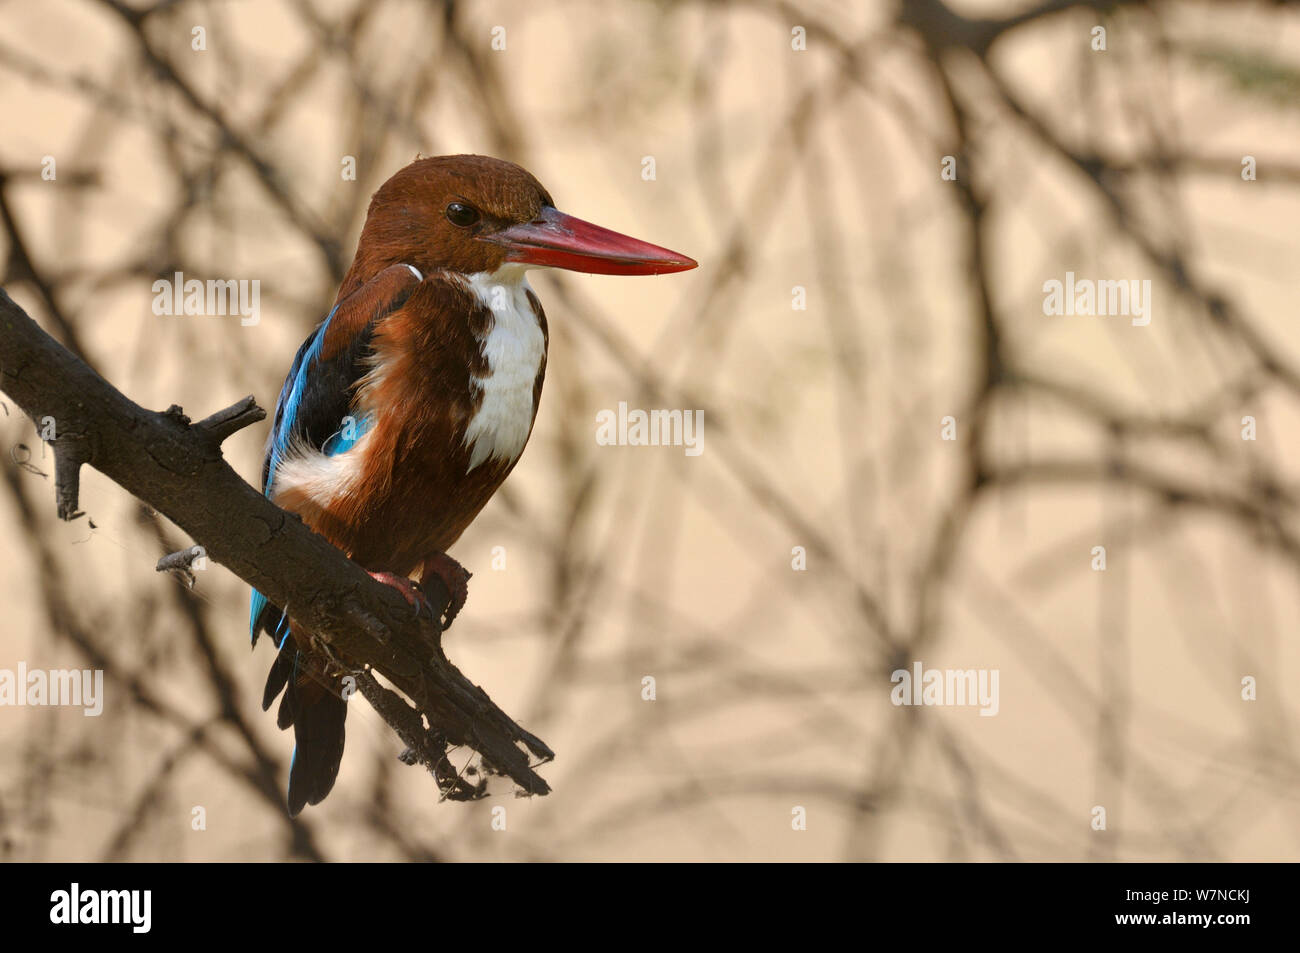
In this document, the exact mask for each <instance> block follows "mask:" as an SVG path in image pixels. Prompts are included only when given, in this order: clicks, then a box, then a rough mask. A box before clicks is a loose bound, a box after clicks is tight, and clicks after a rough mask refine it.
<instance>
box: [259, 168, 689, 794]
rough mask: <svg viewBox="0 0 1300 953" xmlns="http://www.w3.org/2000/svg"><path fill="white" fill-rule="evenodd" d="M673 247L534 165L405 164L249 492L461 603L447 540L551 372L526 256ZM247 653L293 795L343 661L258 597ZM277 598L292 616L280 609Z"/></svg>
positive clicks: (330, 768) (497, 475) (375, 204)
mask: <svg viewBox="0 0 1300 953" xmlns="http://www.w3.org/2000/svg"><path fill="white" fill-rule="evenodd" d="M694 267H696V262H695V261H693V260H692V259H690V258H687V257H686V256H685V255H681V254H678V253H677V252H675V251H670V250H669V249H667V248H661V247H659V246H658V245H651V244H649V243H648V242H643V241H640V240H639V239H635V238H631V237H629V236H627V235H622V234H620V233H618V232H614V231H610V230H609V229H606V228H602V227H600V226H599V225H593V224H592V223H590V222H586V221H583V220H582V219H579V218H574V217H573V216H571V215H566V214H565V213H563V212H561V211H559V210H557V209H556V207H555V203H554V202H553V201H552V200H551V195H550V193H549V192H547V191H546V189H545V188H543V187H542V184H541V183H540V182H538V181H537V179H536V178H534V177H533V176H532V175H531V174H530V173H529V172H527V171H526V170H524V169H522V168H520V167H519V166H517V165H515V164H514V163H512V162H506V161H504V160H501V159H494V158H491V157H488V156H478V155H456V156H435V157H422V158H417V159H416V160H415V161H414V162H412V163H411V164H410V165H408V166H406V167H405V168H403V169H401V170H400V171H398V172H397V173H396V174H394V175H393V176H392V178H390V179H389V180H388V181H387V182H385V183H384V184H383V185H382V186H380V188H379V190H378V191H377V192H375V194H374V196H373V197H372V198H371V201H370V207H369V209H368V211H367V213H366V221H365V225H364V226H363V227H362V230H361V238H360V241H359V242H358V244H357V251H356V256H355V257H354V258H353V260H352V265H351V267H350V268H349V269H348V272H347V274H346V275H345V276H344V278H343V283H342V285H341V286H340V287H339V291H338V296H337V298H336V299H335V302H334V307H333V308H332V309H331V310H330V312H329V314H328V316H327V317H326V318H325V320H324V321H322V322H321V323H320V325H318V326H317V327H316V329H315V330H314V331H312V333H311V334H310V335H309V336H308V337H307V339H306V340H305V341H303V343H302V346H301V347H299V348H298V353H297V354H296V356H295V357H294V359H293V364H292V366H291V367H290V369H289V374H288V376H287V377H286V378H285V381H284V386H283V387H282V388H281V390H280V396H279V399H278V400H277V401H276V405H275V416H274V419H273V422H272V426H271V434H270V438H269V440H268V442H267V448H266V455H265V459H264V461H263V464H262V489H263V492H264V493H265V494H266V496H267V497H269V498H270V499H271V500H272V501H273V502H274V503H275V504H276V505H278V506H280V507H282V508H284V509H286V510H289V511H291V512H293V513H296V514H298V515H299V516H300V517H301V518H302V520H303V522H304V523H306V524H307V525H308V526H309V527H310V528H311V529H313V530H314V531H316V532H317V533H320V534H321V535H322V536H324V537H325V538H326V539H328V540H329V541H330V542H331V543H333V544H334V545H335V546H337V547H338V548H339V549H341V550H343V552H345V553H346V554H347V555H348V556H349V557H350V558H351V559H352V560H353V561H354V562H356V563H358V564H359V565H360V566H361V567H362V568H363V569H365V570H366V571H367V572H368V573H369V574H370V575H371V576H373V577H374V578H375V579H378V580H379V581H380V582H383V583H385V584H387V585H390V586H393V587H394V588H396V589H398V590H399V591H400V592H401V593H402V595H403V596H404V597H405V598H406V600H407V601H408V602H409V603H410V604H411V605H412V607H413V608H414V610H415V611H417V612H424V611H430V607H429V603H428V600H427V599H426V598H425V596H424V595H423V593H422V592H421V590H420V586H419V582H420V581H421V580H429V579H430V578H432V577H433V576H437V577H438V578H439V579H440V580H442V582H443V583H444V584H445V585H446V587H447V591H448V593H450V595H451V601H450V603H449V604H448V606H447V608H446V610H445V613H444V617H443V619H442V620H441V621H442V625H443V627H444V628H445V627H446V626H448V625H450V624H451V622H452V620H453V619H454V618H455V617H456V614H457V613H458V612H459V611H460V609H461V607H462V606H463V605H464V603H465V598H466V593H467V586H468V580H469V575H470V574H469V573H468V572H467V571H466V570H465V569H464V568H463V567H462V566H461V565H460V564H459V563H458V562H457V561H456V560H455V559H453V558H452V557H451V556H449V555H448V554H447V550H448V549H449V548H450V547H451V545H452V544H453V543H455V542H456V540H457V539H458V538H459V537H460V535H461V533H463V532H464V531H465V528H466V527H467V526H469V524H470V522H471V521H472V520H473V519H474V517H475V516H477V515H478V513H479V511H480V510H482V509H483V507H484V505H486V503H487V501H488V500H489V499H491V497H492V494H493V493H495V492H496V491H497V488H498V487H500V486H501V484H502V482H503V481H504V480H505V478H506V477H507V476H508V475H509V473H510V471H511V470H513V469H514V466H515V464H516V463H518V461H519V457H520V455H521V454H522V453H523V450H524V446H525V444H527V443H528V437H529V435H530V434H531V433H532V429H533V421H534V420H535V418H536V416H537V405H538V400H539V398H540V397H541V393H542V380H543V378H544V377H545V375H546V350H547V341H548V337H547V326H546V315H545V313H544V312H543V311H542V304H541V302H540V301H539V300H538V299H537V295H536V294H534V293H533V290H532V288H530V287H529V285H528V280H527V277H526V272H527V270H528V269H529V268H564V269H568V270H570V271H580V272H587V273H591V274H601V275H657V274H664V273H668V272H677V271H686V270H688V269H691V268H694ZM251 603H252V604H251V607H250V613H249V630H250V635H251V637H252V642H253V646H254V647H256V645H257V640H258V637H259V635H260V634H261V633H263V632H265V633H266V634H267V635H269V636H270V637H271V639H272V640H273V642H274V644H275V646H276V648H277V654H276V656H275V660H274V662H273V663H272V665H271V671H270V674H269V676H268V677H267V680H266V689H265V691H264V692H263V696H262V708H263V710H267V709H269V708H270V706H271V704H272V702H274V701H275V699H276V698H277V697H279V696H280V695H281V692H283V697H282V699H281V702H280V707H279V711H278V716H277V719H276V720H277V723H278V724H279V726H280V728H281V729H286V728H288V727H289V726H290V725H292V726H293V731H294V751H293V759H292V761H291V763H290V768H289V790H288V808H289V813H290V814H291V815H297V814H298V813H299V812H300V811H301V810H302V809H303V807H304V806H305V805H307V804H319V803H320V802H321V801H322V800H323V799H324V798H325V796H326V795H327V794H329V792H330V790H331V788H333V786H334V781H335V779H336V778H337V777H338V771H339V764H340V763H341V761H342V758H343V744H344V721H345V719H346V717H347V701H346V696H345V694H344V691H343V686H342V676H343V674H345V673H344V672H342V671H340V670H339V666H338V665H337V664H334V663H332V661H331V660H330V659H329V658H327V657H326V656H325V654H324V653H322V652H321V651H320V650H319V648H317V647H316V646H315V645H314V643H313V640H312V638H311V634H310V633H309V632H307V631H305V629H304V627H302V626H300V625H299V624H297V623H295V622H294V620H293V618H292V615H291V613H292V607H291V606H290V607H285V608H281V607H279V606H275V605H273V604H271V602H270V601H269V600H268V599H267V598H266V597H265V596H263V595H262V594H261V593H260V592H257V591H256V590H254V592H253V594H252V600H251ZM286 610H287V611H286Z"/></svg>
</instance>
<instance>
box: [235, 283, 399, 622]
mask: <svg viewBox="0 0 1300 953" xmlns="http://www.w3.org/2000/svg"><path fill="white" fill-rule="evenodd" d="M422 280H423V276H422V275H421V274H420V272H419V271H417V270H416V269H415V268H413V267H411V266H410V265H392V266H391V267H389V268H386V269H384V270H383V271H381V272H380V273H379V274H378V275H376V276H375V277H374V278H372V279H371V280H370V281H368V282H366V283H365V284H364V285H362V286H361V287H360V288H358V289H357V290H356V291H354V292H352V294H350V295H348V296H347V297H346V298H344V299H343V300H342V301H339V302H338V303H337V304H335V305H334V307H333V309H332V310H331V311H330V313H329V315H328V316H327V317H326V318H325V320H324V321H322V322H321V323H320V325H319V326H318V327H317V328H316V330H315V331H313V332H312V333H311V334H310V335H309V336H308V338H307V340H305V341H303V342H302V346H301V347H299V348H298V353H297V354H296V355H295V356H294V359H293V365H292V366H291V367H290V368H289V375H288V376H287V377H286V378H285V381H284V386H283V387H282V388H281V389H280V396H279V398H278V399H277V400H276V402H275V418H274V420H273V421H272V424H271V435H270V439H269V440H268V442H267V449H266V456H265V459H264V460H263V462H262V492H263V493H264V494H266V495H267V496H270V495H271V490H272V487H273V485H274V483H275V474H276V470H277V469H278V468H279V466H280V464H281V463H283V461H284V459H285V455H286V454H287V453H288V452H289V449H290V447H293V446H304V447H310V448H313V449H316V450H321V451H322V452H325V453H328V454H334V453H342V452H344V451H345V450H347V449H348V448H349V447H350V446H351V443H352V441H351V440H345V439H343V438H342V436H341V434H340V427H341V426H342V423H343V419H344V418H345V417H347V416H348V412H349V410H350V409H351V406H352V399H353V396H354V389H355V388H354V385H355V384H356V382H357V381H358V380H360V379H361V378H362V377H363V376H365V374H366V373H367V371H368V370H369V368H368V367H367V366H366V364H365V357H366V355H367V353H368V351H369V347H370V341H371V337H372V335H373V332H374V328H375V325H376V323H377V322H379V321H380V320H381V319H382V318H384V317H385V316H387V315H389V314H391V313H393V312H394V311H397V310H398V309H399V308H401V307H402V305H403V304H404V303H405V302H406V299H407V298H409V297H410V295H411V292H412V291H414V290H415V288H416V286H417V285H419V283H420V282H421V281H422ZM354 439H355V438H354ZM271 610H275V611H274V612H272V611H271ZM273 615H275V616H278V618H273V617H272V616H273ZM262 624H264V626H265V629H266V631H267V632H270V633H272V634H273V635H274V637H275V641H276V644H277V645H282V644H283V641H284V637H285V636H287V635H288V620H287V619H285V618H284V614H283V613H282V612H280V611H279V610H277V609H275V607H274V606H271V605H270V604H269V603H268V601H267V599H266V597H265V596H263V595H262V594H261V593H260V592H258V591H256V590H254V591H253V597H252V604H251V605H250V607H249V635H250V636H251V637H252V639H253V641H254V642H256V641H257V635H258V632H259V631H261V628H262Z"/></svg>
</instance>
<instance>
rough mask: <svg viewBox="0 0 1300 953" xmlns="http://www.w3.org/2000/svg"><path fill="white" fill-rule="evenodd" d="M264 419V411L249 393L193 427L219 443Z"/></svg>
mask: <svg viewBox="0 0 1300 953" xmlns="http://www.w3.org/2000/svg"><path fill="white" fill-rule="evenodd" d="M265 419H266V411H265V410H263V409H262V408H261V407H259V406H257V401H256V399H254V397H253V395H252V394H249V395H248V396H247V397H245V398H244V399H243V400H241V401H238V402H236V403H233V404H231V405H230V406H229V407H227V408H226V409H225V410H218V411H217V412H216V413H215V414H212V415H211V416H210V417H204V418H203V419H202V420H200V421H199V422H198V423H197V424H195V425H194V429H195V430H198V431H201V432H202V433H204V434H207V436H208V437H209V438H210V439H211V440H213V441H214V442H215V443H218V444H220V443H221V442H223V441H224V440H225V439H226V438H227V437H229V436H230V435H231V434H233V433H238V432H239V431H240V430H243V429H244V428H245V427H250V426H252V425H253V424H255V423H257V422H258V421H259V420H265Z"/></svg>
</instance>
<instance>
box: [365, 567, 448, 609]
mask: <svg viewBox="0 0 1300 953" xmlns="http://www.w3.org/2000/svg"><path fill="white" fill-rule="evenodd" d="M367 575H369V576H370V578H372V579H375V580H377V581H379V582H382V583H383V584H384V585H385V586H392V587H393V588H394V589H396V590H397V591H398V592H400V593H401V594H402V595H403V596H404V597H405V598H406V601H407V602H409V603H410V604H411V608H412V609H414V610H415V614H416V615H427V616H428V617H429V618H431V619H435V618H437V616H435V615H434V612H433V604H432V603H431V602H429V600H428V598H427V597H426V596H425V594H424V593H423V592H421V591H420V587H419V586H417V585H416V584H415V583H414V582H413V581H412V580H410V579H407V578H406V577H405V576H399V575H397V574H396V573H392V572H372V573H367Z"/></svg>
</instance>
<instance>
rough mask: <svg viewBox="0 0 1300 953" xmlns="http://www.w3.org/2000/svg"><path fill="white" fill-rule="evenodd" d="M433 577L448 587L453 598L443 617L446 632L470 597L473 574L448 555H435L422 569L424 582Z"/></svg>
mask: <svg viewBox="0 0 1300 953" xmlns="http://www.w3.org/2000/svg"><path fill="white" fill-rule="evenodd" d="M431 575H433V576H437V577H438V578H439V579H441V580H442V583H443V585H445V586H446V587H447V593H448V595H450V596H451V601H450V602H448V603H447V611H446V613H444V615H443V622H442V627H443V629H444V630H446V629H449V628H451V623H452V620H453V619H455V618H456V615H457V613H459V612H460V610H461V609H462V608H463V607H464V605H465V599H466V597H468V596H469V580H470V576H472V575H473V573H471V572H470V571H469V570H468V569H466V568H465V567H464V566H462V565H461V564H460V563H458V562H456V560H454V559H452V558H451V557H450V556H448V555H447V554H446V553H435V554H434V555H432V556H430V557H429V558H428V559H426V560H425V561H424V563H423V565H422V566H421V567H420V578H421V579H422V580H423V579H428V578H429V576H431Z"/></svg>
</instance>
